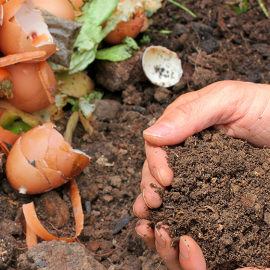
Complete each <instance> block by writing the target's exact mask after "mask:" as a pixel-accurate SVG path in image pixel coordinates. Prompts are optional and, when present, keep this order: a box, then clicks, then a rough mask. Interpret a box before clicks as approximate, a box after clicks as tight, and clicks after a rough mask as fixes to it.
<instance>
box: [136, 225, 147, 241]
mask: <svg viewBox="0 0 270 270" xmlns="http://www.w3.org/2000/svg"><path fill="white" fill-rule="evenodd" d="M138 226H139V224H137V225H136V227H135V231H136V233H137V234H138V235H139V236H140V237H141V238H145V235H142V234H140V233H138V231H137V227H138Z"/></svg>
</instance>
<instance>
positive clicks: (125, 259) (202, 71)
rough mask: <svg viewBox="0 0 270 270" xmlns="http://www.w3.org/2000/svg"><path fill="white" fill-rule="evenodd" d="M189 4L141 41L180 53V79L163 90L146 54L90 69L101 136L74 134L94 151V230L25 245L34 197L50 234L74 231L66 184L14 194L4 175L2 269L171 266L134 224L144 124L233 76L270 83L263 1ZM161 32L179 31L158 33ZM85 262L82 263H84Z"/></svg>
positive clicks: (87, 199) (89, 208) (83, 185)
mask: <svg viewBox="0 0 270 270" xmlns="http://www.w3.org/2000/svg"><path fill="white" fill-rule="evenodd" d="M165 2H166V1H165ZM184 2H188V3H186V4H185V6H186V7H188V8H189V9H190V10H192V11H193V12H194V13H195V14H196V15H197V18H193V17H191V16H190V15H189V14H187V13H186V12H184V11H183V10H182V9H180V8H178V7H176V6H174V5H173V4H170V3H167V4H166V5H165V6H164V7H163V8H162V9H160V10H159V11H158V13H157V14H155V15H154V16H152V17H151V21H152V26H151V27H150V31H148V32H145V33H144V34H141V35H140V36H139V37H138V38H137V41H138V42H139V41H140V40H141V39H142V37H143V35H148V36H149V37H150V40H151V41H150V42H149V43H145V44H142V43H141V46H142V50H143V49H144V48H145V47H147V46H149V45H151V44H153V45H162V46H165V47H167V48H169V49H171V50H174V51H176V52H177V54H178V55H179V57H180V58H181V60H182V65H183V69H184V77H183V78H182V79H181V81H180V83H179V84H178V85H176V86H174V87H172V88H170V89H164V88H161V87H155V86H154V85H152V84H151V83H149V82H148V81H147V80H146V78H145V77H144V76H143V74H142V72H141V61H140V60H141V53H137V55H136V56H134V58H133V59H131V60H129V61H127V62H125V63H116V64H115V63H109V62H96V63H95V64H92V65H91V66H90V67H89V69H88V71H89V74H90V75H91V76H92V77H93V79H95V80H96V82H97V85H96V90H101V91H103V92H104V93H105V95H104V100H103V101H101V102H99V103H97V105H98V106H97V108H98V109H97V111H96V117H97V119H96V121H95V123H94V126H95V131H94V133H93V135H92V136H91V137H90V136H88V135H86V134H85V132H84V130H83V128H82V126H80V125H79V126H78V128H77V129H76V132H75V134H74V139H73V146H74V148H79V149H81V150H83V151H85V152H86V153H87V154H88V155H90V156H91V157H92V159H91V163H90V165H89V166H88V167H87V168H86V169H85V171H84V172H83V173H82V174H81V175H80V176H79V177H78V178H77V180H78V185H79V188H80V192H81V196H82V202H83V207H84V214H85V229H84V232H83V233H82V235H81V236H80V237H79V241H80V244H82V246H80V245H78V244H65V243H59V244H55V243H50V244H49V243H43V244H41V245H39V246H38V247H37V248H35V249H32V250H30V251H29V252H27V253H26V246H25V235H24V229H25V228H24V226H23V219H22V215H21V206H22V204H23V203H25V202H30V201H34V202H35V204H36V208H37V210H38V215H39V217H40V218H41V219H42V220H43V222H44V225H45V226H46V227H47V228H48V229H49V230H50V231H51V232H53V233H55V234H56V235H62V236H63V235H65V236H67V235H70V236H72V235H74V227H75V226H74V219H73V214H72V209H71V204H70V200H69V196H68V192H67V188H66V187H65V186H64V187H60V188H58V189H56V190H55V191H53V192H49V193H46V194H43V195H36V196H22V195H20V194H18V193H17V192H14V190H13V189H12V188H11V187H10V185H9V184H8V182H7V180H6V179H5V175H4V174H3V175H2V180H1V184H0V193H1V194H0V215H1V221H0V227H1V235H0V237H1V244H0V269H58V270H62V269H110V270H113V269H127V270H139V269H144V270H147V269H156V268H157V267H158V266H159V268H158V269H160V270H164V269H165V267H164V266H163V265H160V258H159V257H158V256H157V255H156V254H155V253H153V252H151V251H150V250H149V249H148V248H147V247H146V246H145V245H144V244H143V243H142V241H141V240H140V239H139V238H138V237H137V236H136V233H135V232H134V225H135V222H136V221H137V218H136V217H135V216H134V214H133V212H132V205H133V203H134V200H135V198H136V197H137V195H138V194H139V193H140V190H139V183H140V179H141V169H142V164H143V162H144V159H145V154H144V141H143V138H142V131H143V130H144V129H145V128H147V127H148V126H149V125H151V124H152V123H153V122H154V121H155V120H156V119H157V118H158V117H159V116H160V115H161V114H162V112H163V110H164V108H166V106H167V105H168V104H169V103H171V102H172V101H173V100H174V99H175V98H177V97H178V96H179V95H181V94H183V93H185V92H188V91H195V90H197V89H199V88H201V87H204V86H206V85H208V84H210V83H212V82H215V81H219V80H224V79H235V80H243V81H252V82H257V83H269V81H270V75H269V70H270V58H269V57H270V53H269V52H270V49H269V48H270V41H269V40H270V31H269V30H270V24H269V20H268V19H267V18H266V17H265V15H264V14H263V13H262V10H261V9H260V7H259V6H258V4H257V1H255V0H253V1H252V0H251V1H249V9H248V11H246V12H245V13H243V14H241V15H238V14H237V13H235V12H234V11H232V10H231V9H230V8H229V7H228V5H226V3H225V1H213V0H200V1H197V0H196V1H193V0H190V1H184ZM230 2H232V1H230ZM236 2H237V1H236ZM162 30H170V31H172V33H170V34H163V33H161V32H157V31H162ZM144 40H145V39H144ZM115 71H117V72H115ZM69 114H70V113H69V112H68V111H67V112H66V115H65V117H64V118H63V119H61V120H60V121H59V122H58V123H57V126H58V127H57V128H58V130H59V131H60V132H64V130H65V126H66V121H67V119H68V116H69ZM69 215H70V216H69ZM127 235H128V236H127ZM126 236H127V238H126ZM125 238H126V240H125V242H124V243H122V242H123V240H124V239H125ZM121 243H122V245H121V246H120V247H119V248H118V249H117V250H116V251H114V252H113V250H114V249H115V248H116V247H117V246H119V245H120V244H121ZM80 248H83V251H82V250H81V249H80ZM85 248H87V250H88V251H89V252H90V253H89V252H88V251H85ZM84 251H85V253H84ZM92 253H96V254H99V255H101V254H107V253H109V254H108V255H107V256H94V258H95V260H94V259H93V257H92V256H91V254H92ZM82 254H84V255H85V256H82ZM78 261H79V262H80V263H82V265H80V266H78V267H79V268H76V265H77V264H76V262H78Z"/></svg>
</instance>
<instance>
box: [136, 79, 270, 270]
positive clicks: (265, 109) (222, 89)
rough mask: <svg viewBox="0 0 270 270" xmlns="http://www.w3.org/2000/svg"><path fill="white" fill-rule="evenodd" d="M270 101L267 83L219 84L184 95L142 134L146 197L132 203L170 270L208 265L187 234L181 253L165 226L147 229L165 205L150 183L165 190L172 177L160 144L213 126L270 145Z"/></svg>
mask: <svg viewBox="0 0 270 270" xmlns="http://www.w3.org/2000/svg"><path fill="white" fill-rule="evenodd" d="M269 102H270V86H269V85H262V84H253V83H248V82H238V81H223V82H218V83H214V84H211V85H209V86H207V87H205V88H203V89H201V90H199V91H195V92H190V93H187V94H185V95H182V96H180V97H179V98H178V99H177V100H175V101H174V102H173V103H172V104H171V105H169V106H168V107H167V109H166V110H165V111H164V113H163V115H162V116H161V117H160V119H158V121H157V122H156V123H155V124H154V125H153V126H152V127H150V128H148V129H147V130H145V131H144V138H145V140H146V143H145V150H146V157H147V159H146V161H145V164H144V166H143V171H142V182H141V192H142V193H141V194H140V195H139V196H138V198H137V199H136V202H135V204H134V212H135V214H136V215H137V216H138V217H139V218H140V219H141V220H140V221H139V222H138V223H137V226H136V231H137V233H138V234H139V235H140V236H141V237H142V239H143V240H144V242H145V243H146V244H147V245H148V246H149V247H151V248H152V249H155V250H157V252H158V253H159V255H160V256H161V258H162V259H163V260H164V264H165V265H166V267H167V268H168V269H169V270H170V269H173V270H177V269H183V270H187V269H192V270H196V269H199V270H204V269H206V263H205V260H204V257H203V255H202V251H201V249H200V248H199V247H198V245H197V244H196V243H195V241H194V240H193V239H191V238H190V237H188V236H183V237H182V238H181V240H180V242H179V246H178V249H174V248H171V239H170V238H169V235H168V234H167V232H166V230H165V229H164V228H160V229H158V228H155V230H152V229H151V228H149V227H148V225H147V224H148V221H147V216H148V212H149V208H157V207H159V206H161V204H162V200H161V199H160V197H159V195H158V194H157V193H156V192H155V190H154V189H153V188H152V187H151V186H150V184H155V185H156V186H157V187H161V188H164V187H166V186H169V185H170V184H171V182H172V179H173V172H172V171H171V169H170V168H169V167H168V164H167V160H166V153H165V152H164V151H163V150H162V149H161V147H160V146H163V145H174V144H178V143H181V142H183V141H184V140H185V139H186V138H187V137H189V136H191V135H193V134H195V133H197V132H199V131H201V130H203V129H205V128H207V127H210V126H214V127H215V128H217V129H221V130H223V131H224V132H226V133H227V134H229V135H230V136H233V137H236V138H241V139H245V140H247V141H248V142H250V143H252V144H253V145H255V146H257V147H263V146H266V147H269V146H270V125H269V121H270V104H269ZM179 250H180V254H179ZM181 250H182V252H184V255H183V254H181ZM187 251H188V252H187ZM186 255H188V257H187V256H186ZM186 257H187V258H186Z"/></svg>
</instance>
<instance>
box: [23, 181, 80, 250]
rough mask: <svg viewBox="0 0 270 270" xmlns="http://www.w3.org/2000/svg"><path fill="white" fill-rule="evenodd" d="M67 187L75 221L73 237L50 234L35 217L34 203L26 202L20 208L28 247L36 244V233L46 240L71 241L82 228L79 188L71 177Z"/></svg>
mask: <svg viewBox="0 0 270 270" xmlns="http://www.w3.org/2000/svg"><path fill="white" fill-rule="evenodd" d="M67 185H68V189H69V194H70V199H71V204H72V208H73V213H74V218H75V223H76V232H75V236H74V237H73V238H58V237H56V236H54V235H52V234H50V233H49V232H48V231H47V230H46V229H45V228H44V227H43V225H42V224H41V222H40V221H39V219H38V218H37V214H36V211H35V206H34V203H33V202H31V203H27V204H24V205H23V206H22V210H23V213H24V216H25V221H26V225H27V230H26V241H27V247H28V249H30V248H32V247H33V246H35V245H37V239H36V237H35V235H38V236H39V237H40V238H41V239H44V240H46V241H52V240H54V239H55V240H58V241H59V240H64V241H66V242H73V241H74V240H75V239H76V238H77V237H78V236H79V235H80V233H81V231H82V229H83V223H84V215H83V210H82V202H81V197H80V194H79V189H78V186H77V183H76V180H75V179H74V178H73V179H71V180H70V181H69V182H68V184H67Z"/></svg>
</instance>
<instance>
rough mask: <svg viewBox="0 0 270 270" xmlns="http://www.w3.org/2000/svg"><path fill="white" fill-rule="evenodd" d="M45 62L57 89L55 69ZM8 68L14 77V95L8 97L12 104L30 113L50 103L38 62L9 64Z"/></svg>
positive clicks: (52, 82) (48, 73)
mask: <svg viewBox="0 0 270 270" xmlns="http://www.w3.org/2000/svg"><path fill="white" fill-rule="evenodd" d="M45 63H46V71H47V75H48V80H49V82H50V85H51V86H52V88H53V89H54V90H56V79H55V76H54V73H53V70H52V69H51V67H50V65H49V64H48V63H47V62H45ZM8 70H9V72H10V74H11V77H12V79H13V84H12V93H13V97H12V98H7V99H8V101H9V102H10V103H11V104H13V105H15V106H16V107H17V108H18V109H20V110H22V111H25V112H30V113H31V112H35V111H39V110H42V109H44V108H46V107H47V106H48V105H49V104H50V101H49V99H48V95H47V91H46V89H44V85H43V83H42V81H41V79H40V74H39V72H38V66H37V64H25V63H19V64H16V65H11V66H9V67H8Z"/></svg>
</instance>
